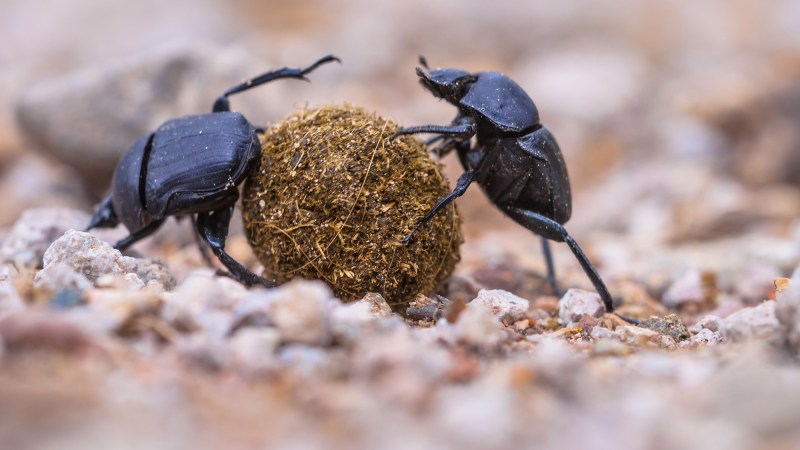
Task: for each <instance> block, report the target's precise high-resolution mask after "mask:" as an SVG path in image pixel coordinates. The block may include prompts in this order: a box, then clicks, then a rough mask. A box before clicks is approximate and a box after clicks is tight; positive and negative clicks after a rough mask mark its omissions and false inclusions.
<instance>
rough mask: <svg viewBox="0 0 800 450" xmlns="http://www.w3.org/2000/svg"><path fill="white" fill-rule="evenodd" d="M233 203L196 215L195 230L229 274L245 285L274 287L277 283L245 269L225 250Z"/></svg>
mask: <svg viewBox="0 0 800 450" xmlns="http://www.w3.org/2000/svg"><path fill="white" fill-rule="evenodd" d="M233 209H234V207H233V205H231V206H228V207H225V208H221V209H218V210H216V211H212V212H210V213H200V214H198V215H197V232H198V234H199V235H200V237H201V238H203V240H205V242H206V243H207V244H208V246H209V247H210V248H211V251H212V252H213V253H214V255H216V257H217V258H218V259H219V261H220V262H221V263H222V264H223V265H224V266H225V267H227V268H228V270H229V271H230V273H231V276H232V277H233V278H235V279H236V280H238V281H239V282H241V283H242V284H244V285H246V286H254V285H261V286H264V287H275V286H276V285H277V283H275V282H274V281H272V280H267V279H266V278H262V277H260V276H258V275H256V274H254V273H253V272H251V271H249V270H247V268H246V267H244V266H243V265H242V264H241V263H239V262H238V261H236V260H235V259H233V257H232V256H231V255H229V254H228V253H227V252H225V238H227V237H228V224H229V223H230V221H231V216H232V215H233Z"/></svg>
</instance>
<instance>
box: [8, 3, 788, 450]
mask: <svg viewBox="0 0 800 450" xmlns="http://www.w3.org/2000/svg"><path fill="white" fill-rule="evenodd" d="M42 11H48V12H47V13H46V14H43V13H42ZM0 17H6V18H13V19H14V20H11V21H8V22H10V23H9V24H7V26H4V27H0V39H2V41H3V42H5V43H6V45H4V46H2V48H0V65H2V66H3V67H4V68H6V69H4V70H3V73H2V74H0V104H1V105H2V106H3V107H2V108H0V174H2V177H1V178H0V193H2V195H3V199H4V201H3V205H4V206H3V208H2V210H0V260H2V265H0V447H3V448H15V449H29V448H30V449H33V448H36V449H49V448H53V449H55V448H58V449H63V448H86V447H93V448H94V447H99V448H141V447H147V448H155V449H160V448H163V449H173V448H221V447H225V448H265V447H266V448H348V449H354V448H370V449H371V448H386V449H394V448H397V449H400V448H458V449H471V448H476V449H482V448H514V447H521V448H526V447H534V448H569V447H577V446H580V447H581V448H592V449H594V448H598V449H604V448H642V449H651V448H654V449H672V448H676V449H677V448H681V449H686V448H689V449H692V448H697V449H716V448H725V449H740V448H741V449H751V448H759V449H760V448H767V449H773V448H774V449H785V448H797V447H800V432H799V431H798V430H800V365H798V358H800V178H799V177H798V175H797V174H798V173H800V157H798V155H800V131H798V130H800V128H798V126H797V124H798V123H800V28H798V27H797V26H796V24H797V23H800V7H799V6H798V4H797V2H795V1H791V0H779V1H775V2H772V3H770V4H769V5H765V4H763V2H756V1H755V0H737V1H734V2H730V1H722V0H712V1H709V2H703V3H702V4H697V5H687V4H685V2H678V1H667V2H662V3H659V4H658V5H655V4H645V3H644V2H637V1H634V0H622V1H614V2H612V1H611V0H600V1H597V0H593V1H589V0H584V1H579V2H572V3H563V4H559V5H555V4H545V3H544V2H534V3H532V4H529V5H527V6H525V7H521V6H520V5H519V4H518V2H512V1H505V0H498V1H495V2H492V4H491V6H490V5H489V4H488V3H485V2H479V1H468V2H455V1H448V2H437V3H435V4H430V2H422V1H419V0H412V1H409V2H402V3H396V4H394V3H386V4H378V5H376V4H374V2H367V1H364V0H349V1H345V2H337V3H336V6H335V7H334V6H333V4H329V3H326V2H319V1H313V0H308V1H303V2H299V3H296V2H293V3H291V4H278V3H277V2H275V4H272V3H262V2H255V1H249V0H240V1H237V2H233V3H227V2H222V1H219V0H206V1H204V2H200V3H197V2H189V1H187V0H178V1H175V2H171V3H169V4H168V5H164V4H157V3H156V2H154V1H150V0H145V1H144V2H139V3H137V4H136V5H132V4H127V3H120V2H110V3H109V2H100V1H98V0H77V1H76V2H70V4H69V5H66V4H62V3H61V2H56V1H52V0H49V1H47V0H46V1H44V2H39V3H38V4H37V5H36V6H32V5H31V4H30V3H29V2H23V1H16V0H11V1H7V2H4V3H3V5H0ZM328 53H334V54H336V55H337V56H339V57H341V59H342V62H343V64H342V65H341V66H339V65H332V66H330V67H324V68H321V69H320V70H319V71H317V72H315V73H314V74H313V76H312V77H310V78H312V82H311V83H310V84H309V83H296V82H292V81H285V82H276V83H275V85H274V86H272V85H270V86H269V87H264V88H263V89H257V90H254V91H253V92H252V94H251V93H248V94H246V95H241V96H237V97H234V99H233V101H232V103H233V107H234V109H236V110H240V111H243V112H244V113H245V114H246V115H247V117H248V118H250V119H251V120H252V121H253V122H254V123H259V124H261V123H263V124H272V123H276V122H278V121H280V120H281V119H282V118H284V117H285V116H286V115H287V114H288V113H290V112H291V111H292V110H294V109H295V108H296V107H302V106H306V105H308V106H317V105H325V104H343V103H345V102H348V103H350V104H354V105H358V106H362V107H364V108H366V109H367V110H369V111H376V112H377V113H379V114H381V115H382V116H385V117H390V118H392V119H393V120H396V121H397V122H398V123H401V124H403V125H406V126H410V125H418V124H426V123H436V124H446V123H448V121H449V120H451V119H452V117H453V115H454V110H453V109H452V108H451V107H450V106H448V105H447V104H446V103H445V102H439V101H437V100H436V99H434V98H432V97H431V96H430V95H429V94H427V93H426V92H425V91H424V90H423V89H422V88H421V87H420V86H419V85H418V83H417V82H416V77H415V75H414V71H413V68H414V65H415V64H416V60H417V55H418V54H424V55H425V56H426V57H427V59H428V61H429V62H430V63H431V66H434V67H436V66H452V67H460V68H464V69H469V70H476V71H477V70H496V71H503V72H505V73H507V74H508V75H509V76H511V77H512V78H514V79H515V80H516V81H518V82H519V84H520V85H522V86H523V87H524V88H525V89H526V90H527V92H529V93H530V94H531V97H532V98H533V99H534V101H535V102H536V104H537V106H538V107H539V110H540V113H541V116H542V121H543V123H545V124H546V125H547V126H548V128H549V129H550V130H551V131H552V132H553V134H554V135H555V136H556V137H557V139H558V140H559V144H560V146H561V148H562V150H563V151H564V156H565V159H566V162H567V166H568V168H569V171H570V178H571V181H572V188H573V196H574V202H573V211H574V212H573V217H572V219H571V220H570V222H568V223H567V225H566V226H567V229H568V230H569V231H570V233H571V234H572V235H573V236H575V238H576V240H577V241H578V242H579V243H580V244H581V246H582V247H583V248H584V250H585V251H586V253H587V254H588V255H589V258H590V259H591V260H592V261H593V262H594V263H595V264H596V265H597V267H598V270H599V272H600V274H601V275H602V276H603V278H604V280H605V281H606V282H607V284H608V287H609V290H610V291H611V292H612V294H613V295H614V296H615V298H616V300H617V302H618V308H617V312H618V314H619V315H621V316H625V317H629V318H634V319H638V320H640V321H641V322H640V323H639V325H633V324H631V323H630V322H627V321H625V320H623V319H621V318H620V317H619V316H617V315H615V314H608V313H605V311H604V308H603V306H602V302H601V301H600V298H599V296H598V295H597V294H596V293H595V292H594V291H593V290H592V285H591V283H590V282H589V280H588V279H586V276H585V274H584V273H583V271H582V270H581V267H580V265H579V264H578V262H577V261H576V260H575V259H574V258H573V256H572V254H571V252H570V251H569V249H568V248H567V247H566V246H564V245H561V244H556V245H555V246H554V254H555V262H556V268H557V274H558V282H559V285H560V286H561V288H562V289H563V290H564V292H563V293H561V295H553V293H552V292H551V290H550V288H549V286H548V284H547V283H546V279H545V264H544V261H543V259H542V254H541V246H540V242H539V238H538V237H536V236H534V235H533V234H531V233H530V232H528V231H527V230H525V229H523V228H521V227H520V226H518V225H517V224H515V223H514V222H512V221H510V220H509V219H506V218H504V217H502V216H501V215H500V213H499V212H497V211H496V210H495V209H494V208H493V207H492V205H491V204H490V203H489V202H488V201H487V200H486V199H485V197H484V196H483V194H482V192H480V190H479V189H477V188H474V187H473V188H471V189H470V191H469V192H468V193H467V194H466V195H465V196H464V197H463V198H461V199H459V201H458V206H459V210H460V214H461V217H462V222H463V233H464V237H465V241H464V243H463V244H462V246H461V261H460V262H459V263H458V265H457V267H456V269H455V272H454V273H453V275H452V276H451V277H450V279H449V280H448V282H447V284H446V286H444V287H443V288H442V290H441V291H440V292H438V294H439V295H433V293H426V294H429V296H428V295H422V294H421V295H419V296H418V297H417V298H416V300H415V301H414V302H413V303H412V304H411V305H410V307H408V308H407V309H405V310H399V311H392V310H391V308H389V306H388V304H387V302H386V301H385V300H384V298H383V297H382V296H380V295H377V294H367V295H366V296H364V297H363V298H362V299H360V300H357V301H354V302H350V303H342V302H341V301H340V300H339V299H337V298H336V297H335V296H334V295H333V294H332V291H331V290H330V288H329V287H328V286H327V285H325V284H323V283H321V282H318V281H301V280H295V281H291V282H289V283H287V284H285V285H282V286H280V287H278V288H274V289H263V288H252V289H247V288H245V287H244V286H242V285H240V284H238V283H237V282H235V281H233V280H231V279H229V278H226V277H220V276H217V275H216V274H215V268H209V267H208V266H207V265H206V264H205V263H204V261H203V259H202V258H201V255H200V253H199V252H198V250H197V247H196V246H195V243H194V240H193V239H192V233H191V232H190V229H189V226H190V224H189V223H188V221H185V220H184V221H181V222H177V221H172V220H170V221H168V222H167V223H166V224H165V226H164V227H163V228H162V229H161V230H160V231H159V232H158V233H156V234H155V235H154V236H153V237H152V238H149V239H147V240H144V241H142V242H141V243H138V244H137V245H136V246H134V247H133V248H132V249H131V250H129V251H127V252H126V253H125V254H121V253H119V252H118V251H116V250H114V249H113V248H112V247H111V245H110V244H109V243H113V242H115V241H116V240H118V239H120V238H122V237H124V236H125V234H126V232H125V230H123V229H121V228H120V229H116V230H99V231H97V232H95V231H94V230H93V231H92V233H85V232H83V231H81V230H83V229H85V227H86V224H87V223H88V220H89V217H90V214H91V212H92V210H93V208H94V206H95V205H96V203H97V202H98V201H99V198H100V196H102V195H103V194H104V193H105V190H106V188H107V186H108V185H109V178H110V175H111V171H112V170H113V168H114V164H115V161H117V159H118V158H119V157H120V156H121V155H122V154H123V153H124V152H125V151H126V150H127V148H128V147H129V146H130V145H131V144H132V143H133V141H135V140H136V139H137V138H138V137H140V136H142V135H144V134H146V133H148V132H150V131H152V130H153V129H154V128H155V127H157V126H158V125H159V124H161V123H162V122H163V121H164V120H166V119H168V118H170V117H176V116H180V115H183V114H196V113H203V112H207V111H208V110H209V109H210V106H211V104H212V103H213V101H214V99H215V98H216V97H217V96H218V95H219V94H220V93H221V92H223V91H224V90H225V89H226V88H227V87H229V86H230V85H233V84H235V83H237V82H239V81H240V80H242V79H244V78H246V77H248V76H251V75H253V74H255V73H259V72H261V71H263V70H265V69H267V68H277V67H282V66H290V67H297V66H302V65H305V64H308V63H310V62H311V61H314V60H315V59H317V58H319V57H320V56H322V55H325V54H328ZM443 163H444V164H445V166H446V170H447V174H448V175H449V176H450V177H451V185H452V184H453V182H454V180H455V178H456V177H457V176H458V175H459V174H460V168H459V167H458V162H457V160H456V159H455V158H453V157H452V156H451V157H448V158H445V159H444V161H443ZM241 230H242V224H241V218H240V214H238V212H237V213H236V214H235V219H234V224H233V230H232V233H231V236H230V237H229V239H228V244H227V247H226V248H227V250H228V251H229V253H230V254H231V255H233V256H234V257H235V258H236V259H237V260H239V261H241V262H242V263H243V264H245V265H246V266H248V267H250V268H252V269H253V270H259V266H258V262H257V261H256V259H255V257H254V256H253V252H252V251H251V249H250V248H249V246H248V243H247V240H246V238H245V237H244V236H243V235H242V231H241Z"/></svg>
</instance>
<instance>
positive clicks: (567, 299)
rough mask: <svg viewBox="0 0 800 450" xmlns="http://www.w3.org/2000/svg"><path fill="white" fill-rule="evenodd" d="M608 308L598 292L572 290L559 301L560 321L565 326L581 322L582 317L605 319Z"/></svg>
mask: <svg viewBox="0 0 800 450" xmlns="http://www.w3.org/2000/svg"><path fill="white" fill-rule="evenodd" d="M605 312H606V307H605V305H603V301H602V299H601V298H600V295H599V294H598V293H597V292H590V291H584V290H583V289H570V290H568V291H567V292H566V293H565V294H564V296H563V297H561V299H560V300H559V301H558V319H559V320H560V321H561V323H562V324H564V325H569V324H571V323H575V322H577V321H579V320H580V318H581V316H583V315H584V314H585V315H589V316H592V317H597V318H599V317H603V313H605Z"/></svg>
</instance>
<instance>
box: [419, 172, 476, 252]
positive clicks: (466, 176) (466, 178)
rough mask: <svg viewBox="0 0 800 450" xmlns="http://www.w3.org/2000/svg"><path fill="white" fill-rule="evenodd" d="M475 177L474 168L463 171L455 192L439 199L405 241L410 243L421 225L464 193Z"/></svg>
mask: <svg viewBox="0 0 800 450" xmlns="http://www.w3.org/2000/svg"><path fill="white" fill-rule="evenodd" d="M474 179H475V171H474V170H467V171H465V172H464V173H462V174H461V176H460V177H458V181H456V188H455V189H453V192H451V193H449V194H447V196H446V197H445V198H443V199H441V200H439V203H437V204H436V206H434V207H433V209H431V210H430V211H429V212H428V214H425V216H424V217H423V218H422V219H420V220H419V221H417V223H416V225H414V228H412V229H411V231H410V232H409V233H408V235H407V236H406V237H404V238H403V242H404V243H408V242H409V241H410V240H411V235H412V234H414V232H415V231H417V230H418V229H419V227H421V226H422V225H424V224H425V222H427V221H429V220H431V219H432V218H433V216H435V215H436V213H438V212H439V211H441V209H442V208H444V207H445V206H447V205H449V204H450V203H452V202H453V200H455V199H457V198H458V197H461V196H462V195H464V192H467V188H468V187H469V185H470V184H472V181H473V180H474Z"/></svg>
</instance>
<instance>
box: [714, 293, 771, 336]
mask: <svg viewBox="0 0 800 450" xmlns="http://www.w3.org/2000/svg"><path fill="white" fill-rule="evenodd" d="M720 331H721V332H722V336H724V337H725V340H727V341H731V342H740V341H746V340H751V339H758V340H764V341H768V342H777V341H779V340H780V339H781V338H782V336H783V329H782V326H781V324H780V323H779V322H778V319H777V318H776V317H775V302H774V301H765V302H762V303H761V304H760V305H758V306H752V307H748V308H744V309H741V310H739V311H737V312H735V313H733V314H731V315H729V316H728V317H726V318H725V323H724V325H723V327H722V330H720Z"/></svg>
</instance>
